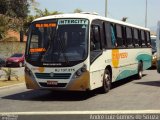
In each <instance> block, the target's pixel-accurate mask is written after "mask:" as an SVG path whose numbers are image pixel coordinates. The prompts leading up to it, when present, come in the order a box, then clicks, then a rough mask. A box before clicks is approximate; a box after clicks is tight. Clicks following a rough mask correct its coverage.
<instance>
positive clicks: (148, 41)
mask: <svg viewBox="0 0 160 120" xmlns="http://www.w3.org/2000/svg"><path fill="white" fill-rule="evenodd" d="M145 43H146V46H150V45H151V41H150V33H149V32H147V31H146V32H145Z"/></svg>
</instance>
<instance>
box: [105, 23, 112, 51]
mask: <svg viewBox="0 0 160 120" xmlns="http://www.w3.org/2000/svg"><path fill="white" fill-rule="evenodd" d="M104 36H105V43H106V45H107V48H113V47H114V44H113V41H112V39H111V36H112V35H111V24H110V23H108V22H105V23H104Z"/></svg>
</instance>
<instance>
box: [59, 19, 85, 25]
mask: <svg viewBox="0 0 160 120" xmlns="http://www.w3.org/2000/svg"><path fill="white" fill-rule="evenodd" d="M68 24H82V25H87V24H88V20H86V19H59V20H58V25H68Z"/></svg>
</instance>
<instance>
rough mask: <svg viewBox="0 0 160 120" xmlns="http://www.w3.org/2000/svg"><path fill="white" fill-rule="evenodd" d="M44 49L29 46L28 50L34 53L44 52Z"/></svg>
mask: <svg viewBox="0 0 160 120" xmlns="http://www.w3.org/2000/svg"><path fill="white" fill-rule="evenodd" d="M45 51H46V49H45V48H31V49H30V52H31V53H35V52H45Z"/></svg>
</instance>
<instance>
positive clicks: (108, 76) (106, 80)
mask: <svg viewBox="0 0 160 120" xmlns="http://www.w3.org/2000/svg"><path fill="white" fill-rule="evenodd" d="M104 79H105V83H104V85H105V87H106V88H107V89H110V85H111V80H110V74H109V73H105V75H104Z"/></svg>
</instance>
